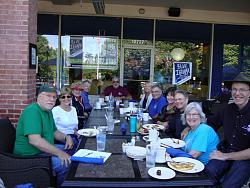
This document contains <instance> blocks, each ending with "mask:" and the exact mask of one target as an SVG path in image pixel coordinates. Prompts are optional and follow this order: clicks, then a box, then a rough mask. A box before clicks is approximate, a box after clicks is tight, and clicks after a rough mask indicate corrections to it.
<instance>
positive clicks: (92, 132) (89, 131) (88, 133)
mask: <svg viewBox="0 0 250 188" xmlns="http://www.w3.org/2000/svg"><path fill="white" fill-rule="evenodd" d="M77 133H78V134H79V135H83V136H86V137H93V136H96V129H91V128H89V129H80V130H78V131H77Z"/></svg>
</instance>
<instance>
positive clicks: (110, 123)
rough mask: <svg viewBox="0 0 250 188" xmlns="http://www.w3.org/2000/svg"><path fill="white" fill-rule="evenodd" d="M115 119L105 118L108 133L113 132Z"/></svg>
mask: <svg viewBox="0 0 250 188" xmlns="http://www.w3.org/2000/svg"><path fill="white" fill-rule="evenodd" d="M114 125H115V120H114V119H108V120H107V127H108V134H113V132H114V127H115V126H114Z"/></svg>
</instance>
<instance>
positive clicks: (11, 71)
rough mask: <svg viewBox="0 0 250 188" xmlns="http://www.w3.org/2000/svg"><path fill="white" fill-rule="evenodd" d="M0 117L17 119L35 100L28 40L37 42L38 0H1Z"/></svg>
mask: <svg viewBox="0 0 250 188" xmlns="http://www.w3.org/2000/svg"><path fill="white" fill-rule="evenodd" d="M0 12H1V14H0V118H4V117H9V119H10V120H11V122H12V123H14V124H15V123H16V122H17V120H18V118H19V116H20V113H21V111H22V110H23V109H24V108H25V107H26V106H27V105H28V104H30V103H31V102H33V101H35V94H36V72H35V69H30V68H29V43H33V44H36V35H37V1H36V0H18V1H17V0H0Z"/></svg>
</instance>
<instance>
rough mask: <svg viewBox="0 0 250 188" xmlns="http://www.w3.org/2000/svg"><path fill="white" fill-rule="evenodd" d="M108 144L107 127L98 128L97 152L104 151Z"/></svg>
mask: <svg viewBox="0 0 250 188" xmlns="http://www.w3.org/2000/svg"><path fill="white" fill-rule="evenodd" d="M105 144H106V127H103V126H101V127H98V128H97V134H96V150H97V151H104V150H105Z"/></svg>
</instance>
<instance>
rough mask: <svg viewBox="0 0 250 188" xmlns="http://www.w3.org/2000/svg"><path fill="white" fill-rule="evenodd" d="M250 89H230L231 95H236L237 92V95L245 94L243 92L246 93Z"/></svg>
mask: <svg viewBox="0 0 250 188" xmlns="http://www.w3.org/2000/svg"><path fill="white" fill-rule="evenodd" d="M249 90H250V89H242V88H240V89H236V88H233V89H232V93H237V91H238V92H239V93H241V94H242V93H245V92H247V91H249Z"/></svg>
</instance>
